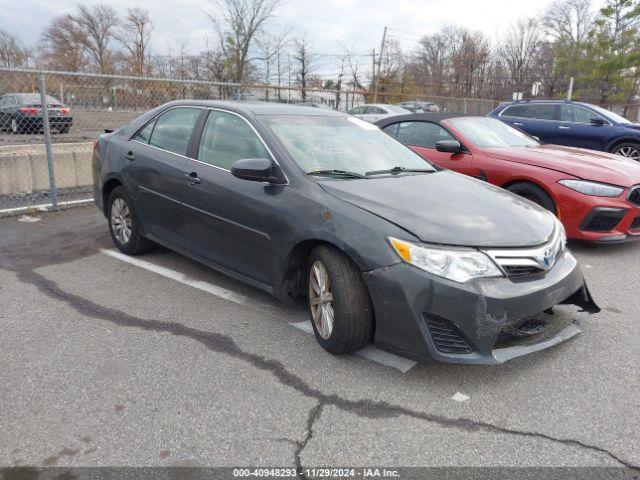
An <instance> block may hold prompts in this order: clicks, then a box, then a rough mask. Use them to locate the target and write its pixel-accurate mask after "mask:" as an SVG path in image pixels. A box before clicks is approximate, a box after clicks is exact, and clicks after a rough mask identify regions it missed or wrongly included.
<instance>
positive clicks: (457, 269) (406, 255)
mask: <svg viewBox="0 0 640 480" xmlns="http://www.w3.org/2000/svg"><path fill="white" fill-rule="evenodd" d="M389 241H390V242H391V246H392V247H393V248H394V250H395V251H396V252H397V253H398V255H400V258H402V260H404V261H405V262H407V263H409V264H411V265H413V266H415V267H418V268H420V269H422V270H425V271H427V272H429V273H433V274H434V275H438V276H440V277H445V278H448V279H450V280H454V281H456V282H466V281H468V280H471V279H472V278H482V277H502V276H503V275H502V272H501V271H500V269H499V268H498V266H497V265H496V264H495V263H493V260H491V259H490V258H489V257H488V256H487V255H485V254H484V253H482V252H479V251H477V250H471V249H459V250H456V249H446V248H437V247H425V246H423V245H417V244H415V243H411V242H406V241H404V240H398V239H397V238H389Z"/></svg>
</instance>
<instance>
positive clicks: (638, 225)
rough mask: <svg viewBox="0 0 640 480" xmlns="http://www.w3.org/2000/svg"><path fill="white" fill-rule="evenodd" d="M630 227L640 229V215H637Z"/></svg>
mask: <svg viewBox="0 0 640 480" xmlns="http://www.w3.org/2000/svg"><path fill="white" fill-rule="evenodd" d="M629 229H631V230H640V217H636V218H634V219H633V221H632V222H631V226H630V227H629Z"/></svg>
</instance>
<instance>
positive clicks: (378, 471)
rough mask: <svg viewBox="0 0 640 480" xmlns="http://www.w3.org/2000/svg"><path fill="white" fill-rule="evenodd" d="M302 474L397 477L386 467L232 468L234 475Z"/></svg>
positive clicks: (295, 475)
mask: <svg viewBox="0 0 640 480" xmlns="http://www.w3.org/2000/svg"><path fill="white" fill-rule="evenodd" d="M299 474H304V476H305V477H306V478H399V477H400V475H399V473H398V471H397V470H394V469H387V468H328V467H323V468H234V469H233V476H234V477H240V478H241V477H262V478H274V477H280V478H286V477H297V476H298V475H299Z"/></svg>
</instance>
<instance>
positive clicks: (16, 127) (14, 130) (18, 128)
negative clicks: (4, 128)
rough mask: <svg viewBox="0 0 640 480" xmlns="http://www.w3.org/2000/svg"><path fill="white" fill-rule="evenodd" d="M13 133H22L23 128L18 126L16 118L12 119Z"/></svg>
mask: <svg viewBox="0 0 640 480" xmlns="http://www.w3.org/2000/svg"><path fill="white" fill-rule="evenodd" d="M10 125H11V127H10V128H11V133H14V134H18V133H22V128H20V125H18V121H17V120H16V119H15V118H12V119H11V124H10Z"/></svg>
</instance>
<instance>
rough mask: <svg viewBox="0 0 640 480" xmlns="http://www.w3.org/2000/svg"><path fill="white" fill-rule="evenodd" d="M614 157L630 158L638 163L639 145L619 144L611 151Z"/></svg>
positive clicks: (639, 157) (639, 156) (639, 160)
mask: <svg viewBox="0 0 640 480" xmlns="http://www.w3.org/2000/svg"><path fill="white" fill-rule="evenodd" d="M611 153H613V154H614V155H620V156H622V157H627V158H630V159H631V160H635V161H636V162H640V143H632V142H627V143H621V144H620V145H616V147H615V148H614V149H613V150H611Z"/></svg>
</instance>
